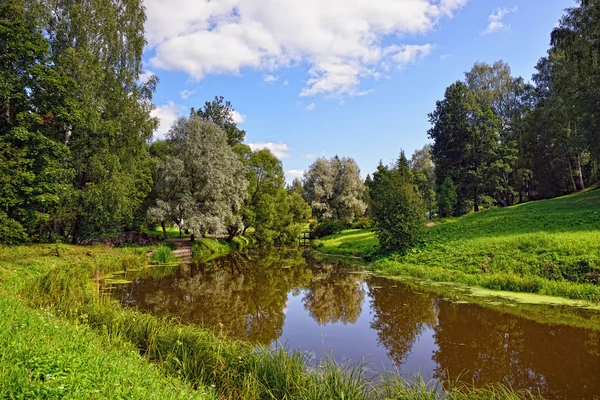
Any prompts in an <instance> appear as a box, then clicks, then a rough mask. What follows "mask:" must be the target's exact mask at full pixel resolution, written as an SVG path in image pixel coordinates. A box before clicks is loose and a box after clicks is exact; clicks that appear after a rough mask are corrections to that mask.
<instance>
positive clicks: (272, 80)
mask: <svg viewBox="0 0 600 400" xmlns="http://www.w3.org/2000/svg"><path fill="white" fill-rule="evenodd" d="M278 80H279V78H278V77H276V76H275V75H265V76H263V81H264V82H265V83H275V82H277V81H278Z"/></svg>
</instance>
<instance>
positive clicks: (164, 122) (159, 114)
mask: <svg viewBox="0 0 600 400" xmlns="http://www.w3.org/2000/svg"><path fill="white" fill-rule="evenodd" d="M185 111H186V108H185V107H183V106H180V105H177V104H175V103H174V102H172V101H169V102H168V103H167V104H165V105H162V106H159V107H156V108H155V109H154V110H152V112H151V113H150V115H152V116H153V117H156V118H158V120H159V126H158V128H157V129H156V131H155V132H154V138H155V139H164V138H165V135H166V134H167V132H169V129H171V125H173V122H175V121H176V120H177V119H178V118H179V117H181V116H183V114H184V112H185Z"/></svg>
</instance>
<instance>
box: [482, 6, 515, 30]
mask: <svg viewBox="0 0 600 400" xmlns="http://www.w3.org/2000/svg"><path fill="white" fill-rule="evenodd" d="M514 12H517V7H516V6H515V7H514V8H496V9H495V10H494V11H493V12H492V14H490V16H489V17H488V19H489V24H488V26H487V28H486V29H485V31H483V32H481V34H482V35H490V34H492V33H496V32H502V31H509V30H510V24H509V25H507V24H505V23H504V17H506V16H507V15H508V14H512V13H514Z"/></svg>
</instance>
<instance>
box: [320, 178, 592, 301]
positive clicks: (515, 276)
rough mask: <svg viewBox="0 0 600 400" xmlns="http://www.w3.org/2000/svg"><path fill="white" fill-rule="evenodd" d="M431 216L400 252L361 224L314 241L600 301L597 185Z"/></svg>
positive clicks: (377, 266)
mask: <svg viewBox="0 0 600 400" xmlns="http://www.w3.org/2000/svg"><path fill="white" fill-rule="evenodd" d="M435 222H436V225H435V226H432V227H428V228H427V231H426V234H425V238H424V243H423V244H422V245H421V246H419V247H418V248H415V249H411V250H410V251H407V252H403V253H385V252H381V251H380V250H379V244H378V241H377V237H376V236H375V233H374V232H370V231H362V230H349V231H344V232H342V233H340V234H338V235H333V236H329V237H325V238H323V239H321V240H320V241H318V242H317V243H316V247H317V249H318V250H319V251H320V252H323V253H327V254H335V255H342V256H353V257H357V256H358V257H367V258H369V259H372V260H373V262H372V264H371V268H372V269H374V270H375V271H377V272H379V273H382V274H386V275H396V276H400V275H402V276H411V277H415V278H419V279H426V280H432V281H438V282H456V283H460V284H464V285H469V286H479V287H483V288H486V289H491V290H506V291H516V292H527V293H538V294H544V295H550V296H560V297H565V298H569V299H578V300H587V301H592V302H600V286H599V285H598V273H599V272H600V190H597V189H596V190H588V191H586V192H583V193H578V194H573V195H569V196H565V197H560V198H556V199H551V200H542V201H537V202H531V203H525V204H521V205H517V206H513V207H508V208H498V209H491V210H486V211H482V212H480V213H474V214H469V215H466V216H464V217H461V218H448V219H443V220H438V221H435Z"/></svg>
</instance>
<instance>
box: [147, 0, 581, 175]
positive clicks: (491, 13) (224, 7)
mask: <svg viewBox="0 0 600 400" xmlns="http://www.w3.org/2000/svg"><path fill="white" fill-rule="evenodd" d="M574 5H575V1H574V0H326V1H325V0H169V1H166V0H145V6H146V15H147V21H146V39H147V41H148V45H147V48H146V51H145V53H144V71H145V74H148V75H152V74H153V75H156V76H158V78H159V79H160V83H159V84H158V87H157V91H156V93H155V94H154V99H153V101H154V104H155V105H156V107H157V108H156V109H155V110H154V111H153V115H154V116H156V117H158V118H159V120H160V126H159V128H158V130H157V131H156V132H155V138H156V139H160V138H164V135H165V133H166V132H167V131H168V129H169V127H170V125H171V124H172V123H173V121H174V120H175V119H176V118H178V117H179V116H187V115H189V110H190V108H191V107H195V108H200V107H201V106H202V105H203V104H204V102H205V101H210V100H212V99H213V98H214V97H215V96H224V98H225V99H226V100H229V101H231V103H232V105H233V107H234V108H235V110H236V111H235V115H234V118H235V120H236V122H238V126H239V127H240V128H241V129H245V130H246V132H247V133H246V143H247V144H249V145H250V146H251V147H252V148H253V149H257V148H264V147H267V148H269V149H271V151H272V152H273V153H274V154H275V155H276V156H277V157H279V158H280V159H281V160H282V162H283V166H284V170H285V171H286V177H287V179H288V182H290V181H291V180H292V179H293V178H295V177H300V178H301V177H302V173H303V171H304V170H306V169H307V168H308V166H309V165H310V164H311V163H312V162H314V159H315V158H316V157H327V158H330V157H333V156H335V155H339V156H340V157H352V158H354V159H355V160H356V161H357V163H358V165H359V167H360V168H361V173H362V175H363V176H366V174H368V173H372V172H373V171H374V170H375V169H376V167H377V165H378V164H379V162H380V160H381V161H383V163H384V164H388V163H391V162H392V161H393V160H394V159H396V158H397V157H398V154H399V153H400V151H401V150H404V151H405V152H406V153H407V155H408V156H410V154H412V152H413V151H414V150H415V149H418V148H421V147H422V146H423V145H425V144H426V143H428V142H429V139H428V137H427V130H428V129H429V127H430V124H429V122H428V117H427V114H428V113H430V112H431V111H433V109H434V108H435V102H436V101H437V100H440V99H442V98H443V95H444V91H445V89H446V87H448V86H449V85H450V84H452V83H453V82H455V81H457V80H462V79H464V73H465V72H466V71H468V70H470V68H471V67H472V65H473V64H474V63H475V62H487V63H493V62H494V61H497V60H503V61H505V62H508V63H509V65H510V66H511V68H512V73H513V75H514V76H522V77H523V78H525V79H526V80H529V79H530V78H531V75H532V74H533V72H534V67H535V64H536V63H537V61H538V60H539V59H540V58H541V57H543V56H544V55H546V52H547V49H548V46H549V41H550V32H551V31H552V29H553V28H554V26H556V24H557V23H558V21H559V19H560V17H561V16H562V15H563V13H564V10H565V9H566V8H568V7H572V6H574Z"/></svg>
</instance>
